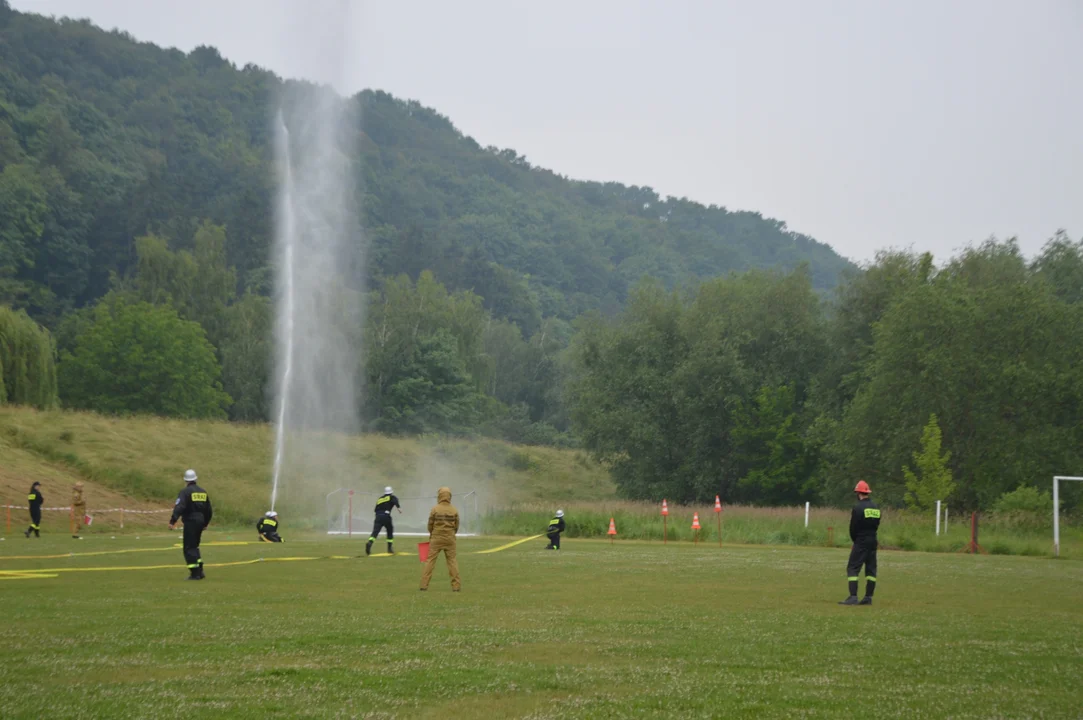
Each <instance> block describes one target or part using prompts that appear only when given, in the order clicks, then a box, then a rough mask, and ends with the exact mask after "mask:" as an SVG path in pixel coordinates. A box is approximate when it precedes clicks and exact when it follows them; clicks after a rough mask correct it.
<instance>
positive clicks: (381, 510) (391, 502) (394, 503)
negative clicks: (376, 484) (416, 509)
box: [376, 495, 402, 515]
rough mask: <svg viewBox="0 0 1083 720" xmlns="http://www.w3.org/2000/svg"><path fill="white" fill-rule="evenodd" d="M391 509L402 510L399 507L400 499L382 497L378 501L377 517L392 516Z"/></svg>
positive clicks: (390, 496)
mask: <svg viewBox="0 0 1083 720" xmlns="http://www.w3.org/2000/svg"><path fill="white" fill-rule="evenodd" d="M391 508H400V509H401V508H402V506H401V505H399V499H398V498H397V497H395V496H394V495H381V496H380V497H379V498H377V500H376V514H377V515H390V514H391Z"/></svg>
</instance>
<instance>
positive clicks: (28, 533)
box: [23, 528, 30, 540]
mask: <svg viewBox="0 0 1083 720" xmlns="http://www.w3.org/2000/svg"><path fill="white" fill-rule="evenodd" d="M23 535H26V538H27V539H28V540H29V539H30V529H29V528H27V530H26V532H24V533H23Z"/></svg>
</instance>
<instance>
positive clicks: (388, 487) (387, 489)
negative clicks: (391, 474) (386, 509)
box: [384, 485, 392, 495]
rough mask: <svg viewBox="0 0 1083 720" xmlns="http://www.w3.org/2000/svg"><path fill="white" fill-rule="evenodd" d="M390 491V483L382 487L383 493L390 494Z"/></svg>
mask: <svg viewBox="0 0 1083 720" xmlns="http://www.w3.org/2000/svg"><path fill="white" fill-rule="evenodd" d="M391 492H392V491H391V486H390V485H388V486H387V487H385V488H384V495H390V494H391Z"/></svg>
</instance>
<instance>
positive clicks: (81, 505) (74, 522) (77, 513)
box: [71, 482, 86, 540]
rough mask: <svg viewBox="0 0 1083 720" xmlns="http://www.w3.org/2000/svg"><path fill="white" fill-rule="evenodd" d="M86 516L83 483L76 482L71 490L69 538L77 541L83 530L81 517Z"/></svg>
mask: <svg viewBox="0 0 1083 720" xmlns="http://www.w3.org/2000/svg"><path fill="white" fill-rule="evenodd" d="M85 515H86V499H85V498H83V483H81V482H77V483H75V485H74V487H72V489H71V536H72V537H73V538H75V539H76V540H78V539H79V532H80V531H81V530H82V529H83V516H85Z"/></svg>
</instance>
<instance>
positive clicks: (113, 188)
mask: <svg viewBox="0 0 1083 720" xmlns="http://www.w3.org/2000/svg"><path fill="white" fill-rule="evenodd" d="M283 83H284V81H283V80H281V79H280V78H277V77H276V76H274V75H273V74H271V73H269V72H267V71H265V70H263V69H261V68H258V67H255V66H252V65H248V66H245V67H243V68H237V67H235V66H234V65H232V64H231V63H229V62H227V61H226V60H224V59H223V58H222V57H221V56H220V55H219V53H218V52H217V51H216V50H214V49H213V48H208V47H200V48H197V49H195V50H193V51H192V52H191V53H187V54H185V53H182V52H180V51H178V50H164V49H161V48H158V47H155V46H153V45H150V44H145V43H139V42H137V41H135V40H134V39H132V38H131V37H129V36H127V35H125V34H123V33H117V32H111V33H110V32H104V31H102V30H100V29H98V28H95V27H93V26H92V25H90V24H89V23H86V22H81V21H72V20H62V21H59V22H56V21H53V20H49V19H46V18H42V17H39V16H35V15H28V14H22V13H18V12H14V11H12V10H11V9H10V7H9V6H8V5H7V3H6V0H0V306H4V307H0V352H2V353H3V355H2V357H0V360H2V362H0V369H2V372H3V375H2V379H3V392H2V393H0V402H18V403H24V404H31V405H36V406H39V407H51V406H54V405H56V404H57V402H58V401H59V403H60V404H61V405H64V406H67V407H77V408H85V409H92V410H97V411H100V412H108V413H156V414H163V415H174V416H180V417H229V418H230V419H232V420H237V421H264V420H266V419H268V417H269V410H270V400H269V398H270V390H271V384H272V379H271V376H270V374H271V371H272V367H271V362H270V360H271V350H272V348H271V342H272V340H271V329H272V326H273V323H272V317H271V316H272V304H271V301H270V293H271V291H272V287H271V279H272V278H273V277H274V268H273V258H272V257H271V254H270V247H271V244H272V236H273V228H272V219H273V215H274V213H273V211H272V209H273V201H274V187H273V183H274V173H273V172H272V166H271V154H272V148H271V138H270V136H271V123H270V118H271V116H272V110H273V107H274V103H275V98H276V97H277V95H278V92H279V90H280V88H281V87H282V85H283ZM349 101H350V102H355V103H358V104H359V105H360V109H361V112H360V114H359V115H360V117H361V120H360V124H359V126H358V127H357V128H356V132H357V137H358V140H359V142H358V146H359V148H360V151H359V154H358V157H356V158H355V165H354V167H355V172H356V174H357V179H358V195H357V198H356V202H357V204H358V206H359V207H360V208H361V216H362V218H363V223H364V230H365V237H366V242H367V256H368V262H367V266H366V267H365V268H364V269H363V270H360V271H359V273H361V275H360V276H359V277H357V278H356V285H355V287H354V288H353V289H352V291H358V292H360V291H361V290H360V288H364V289H365V290H364V292H366V293H367V295H368V298H367V307H368V311H367V315H366V321H365V325H364V327H359V328H351V329H350V332H351V335H352V336H353V337H354V338H355V341H356V342H357V345H358V357H359V362H358V379H359V382H358V386H359V387H360V388H361V392H360V394H359V397H358V398H357V404H358V408H359V411H360V414H361V416H362V418H363V420H364V423H365V426H366V427H367V428H368V429H370V430H374V431H379V432H385V433H392V434H413V433H451V434H477V433H483V434H487V435H493V436H498V437H503V438H506V439H509V440H513V441H517V442H524V443H536V444H557V445H579V446H582V447H584V448H586V449H588V450H590V451H591V452H593V453H594V454H596V455H597V456H598V457H600V458H603V459H605V460H606V461H607V462H608V463H610V467H611V468H612V472H613V475H614V478H615V480H616V481H617V483H618V484H619V486H620V488H621V490H622V492H623V493H625V494H626V495H627V496H629V497H634V498H651V499H655V498H657V497H660V496H662V495H665V496H667V497H669V498H670V499H671V500H686V501H692V500H704V499H712V498H713V496H714V495H715V494H721V495H722V496H723V497H724V498H725V499H726V500H727V501H728V502H737V501H741V502H752V503H762V504H769V503H792V502H800V501H803V500H806V499H808V500H815V501H822V500H827V501H832V502H834V501H837V500H840V499H844V498H846V497H847V493H848V491H849V490H850V488H852V485H853V482H854V480H855V479H856V478H858V477H861V478H864V479H867V480H868V481H869V482H870V483H873V484H874V486H875V487H876V488H877V497H878V498H879V499H881V500H882V501H884V502H887V503H889V504H896V505H902V504H904V502H905V501H906V496H907V491H908V479H907V478H908V476H907V475H906V473H907V471H908V470H909V472H910V473H911V476H909V477H910V480H909V484H910V485H913V487H914V488H915V489H912V490H911V491H910V494H911V496H912V498H914V502H916V503H918V504H921V503H924V502H926V500H927V497H926V496H927V495H928V492H933V493H934V494H935V493H938V492H941V493H942V492H950V493H951V496H952V499H954V500H956V501H957V502H959V503H962V504H964V505H966V506H968V507H990V506H992V505H993V504H994V503H996V502H997V501H998V499H999V498H1001V497H1002V496H1003V495H1004V494H1005V493H1008V492H1009V491H1013V490H1015V489H1016V488H1017V487H1019V486H1021V485H1022V486H1024V487H1028V486H1033V485H1035V484H1037V483H1040V482H1045V481H1046V480H1047V479H1048V477H1049V476H1050V475H1052V474H1053V473H1054V472H1067V471H1070V470H1072V469H1073V468H1075V469H1077V471H1083V424H1081V423H1079V422H1078V418H1079V417H1080V413H1081V411H1083V363H1079V362H1078V361H1077V359H1076V356H1075V355H1074V354H1073V352H1072V350H1071V349H1072V348H1077V347H1079V346H1080V340H1083V337H1081V334H1083V316H1081V312H1083V311H1081V308H1083V245H1081V243H1080V242H1079V241H1075V240H1073V239H1071V238H1070V237H1068V236H1067V235H1065V234H1058V235H1057V236H1055V237H1054V238H1053V240H1051V241H1050V244H1049V245H1047V246H1046V248H1045V250H1044V251H1043V252H1042V253H1041V255H1040V256H1039V257H1037V258H1034V259H1031V260H1027V259H1026V258H1024V257H1022V255H1021V254H1020V252H1019V250H1018V248H1017V247H1016V246H1015V244H1014V243H1012V242H1011V241H1004V242H998V241H990V242H989V243H986V244H984V245H981V246H979V247H975V248H972V249H970V250H967V251H965V252H963V253H962V254H960V255H959V256H958V257H956V258H953V259H952V260H951V261H949V262H947V263H945V264H943V265H942V266H940V267H937V266H935V265H934V263H933V261H932V259H931V258H930V257H928V256H920V255H916V254H913V253H907V252H885V253H883V254H881V255H880V256H879V257H878V258H877V260H876V261H875V262H874V263H872V264H870V265H869V266H868V267H865V268H860V269H858V268H855V267H853V266H852V265H851V264H850V263H849V262H848V261H846V260H845V259H843V258H841V257H839V256H838V255H837V254H835V253H834V252H833V251H832V250H831V249H830V248H829V247H828V246H826V245H824V244H821V243H819V242H816V241H815V240H813V239H811V238H808V237H806V236H804V235H801V234H799V233H795V232H792V231H790V230H789V229H788V228H787V227H786V226H785V224H784V223H782V222H779V221H776V220H770V219H767V218H763V217H762V216H760V215H758V214H756V213H753V212H732V211H729V210H727V209H725V208H722V207H718V206H704V205H701V204H698V203H695V202H692V201H690V200H687V199H683V198H682V199H677V198H663V197H660V196H659V195H658V194H657V193H655V192H654V191H653V190H651V189H650V188H638V187H626V186H623V185H620V184H617V183H595V182H577V181H572V180H569V179H567V178H564V177H561V176H559V175H557V174H556V173H554V172H551V171H549V170H545V169H542V168H537V167H534V166H532V165H531V164H530V163H529V162H528V161H527V160H526V159H525V158H524V157H522V156H521V155H519V154H518V153H516V152H515V151H513V150H509V149H503V150H502V149H497V148H492V147H483V146H482V145H480V144H479V143H478V142H476V141H475V140H474V139H473V138H470V137H467V136H464V135H463V134H462V133H460V132H459V131H458V130H456V129H455V127H454V126H453V125H452V124H451V122H450V121H449V120H448V119H447V118H445V117H443V116H441V115H439V114H438V113H437V112H435V111H433V110H431V109H428V108H425V107H423V106H422V105H420V104H419V103H416V102H412V101H409V102H408V101H403V100H399V99H396V98H394V97H392V96H390V95H388V94H386V93H383V92H378V91H365V92H362V93H359V94H358V95H357V96H355V97H353V98H350V99H349ZM1056 221H1057V219H1056V218H1051V219H1050V222H1051V223H1052V224H1053V225H1052V226H1053V227H1055V223H1056ZM58 376H59V391H58V382H57V377H58ZM934 417H935V422H933V421H931V419H932V418H934ZM934 425H935V430H936V433H938V434H939V443H940V447H939V449H934V448H933V445H934V444H935V443H934V439H933V436H934V435H935V434H936V433H934V432H933V426H934ZM923 438H924V439H923ZM919 457H920V458H922V459H920V460H919V459H918V458H919ZM937 458H939V460H938V461H937V462H939V465H938V464H937V462H934V460H936V459H937ZM922 483H926V485H927V484H928V483H933V484H934V485H935V487H933V489H932V490H928V488H927V487H926V485H923V484H922ZM937 483H938V484H937ZM1019 497H1022V496H1019ZM942 499H947V498H942ZM1070 499H1071V498H1070Z"/></svg>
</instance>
